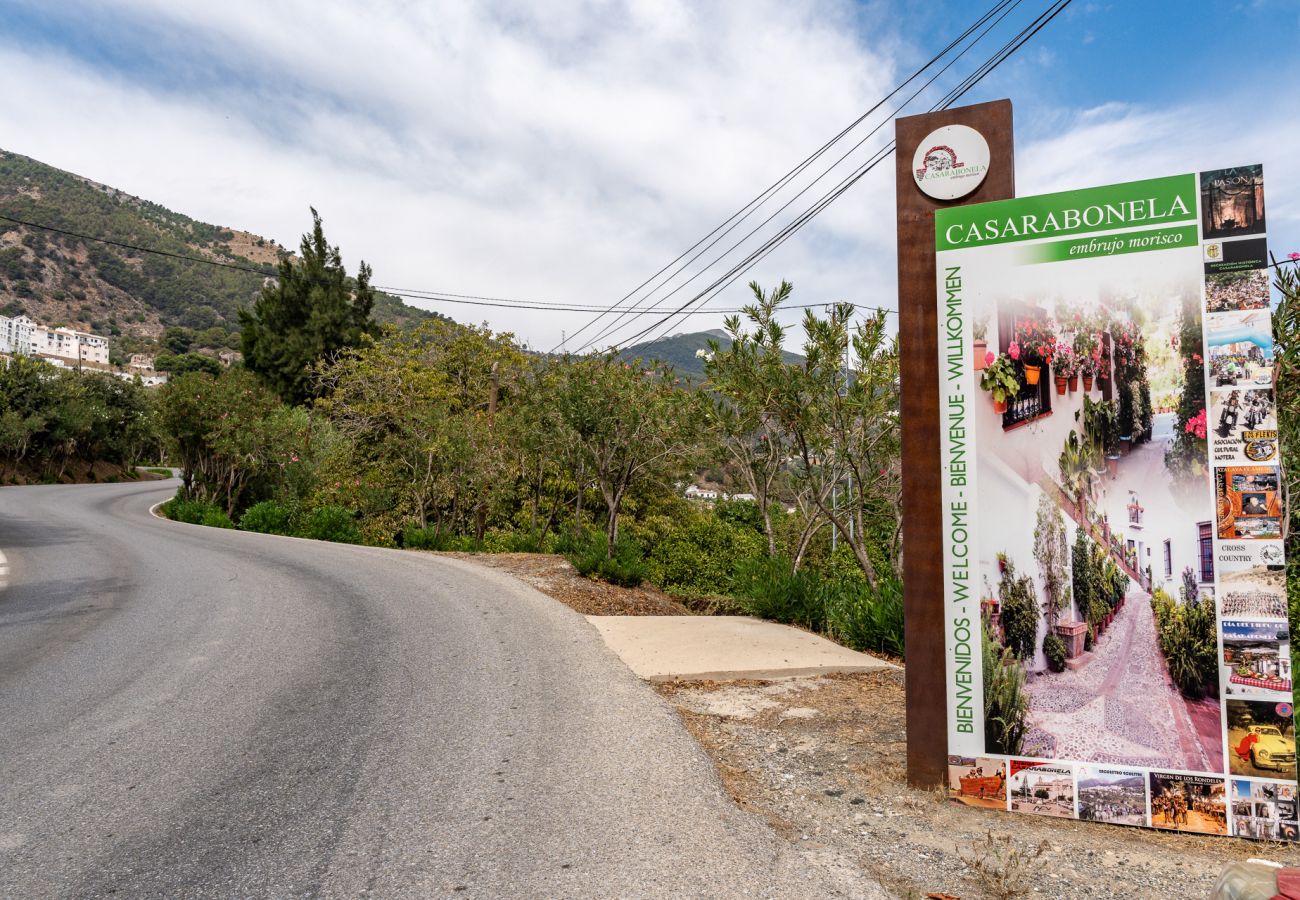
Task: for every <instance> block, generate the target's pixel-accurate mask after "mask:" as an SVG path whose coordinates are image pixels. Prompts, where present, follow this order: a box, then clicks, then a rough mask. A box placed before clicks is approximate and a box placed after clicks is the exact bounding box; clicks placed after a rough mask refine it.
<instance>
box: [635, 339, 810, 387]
mask: <svg viewBox="0 0 1300 900" xmlns="http://www.w3.org/2000/svg"><path fill="white" fill-rule="evenodd" d="M710 341H714V342H716V343H717V345H718V348H719V349H721V350H722V351H723V352H726V351H727V350H730V349H731V338H730V337H728V336H727V332H725V331H723V330H722V329H721V328H714V329H711V330H709V331H692V332H687V333H682V334H673V335H669V336H667V337H661V338H656V339H655V340H653V341H645V342H644V343H640V344H633V345H632V346H631V347H628V348H627V349H625V350H620V351H619V354H618V355H619V357H620V358H621V359H624V360H627V361H628V362H631V361H632V360H634V359H640V360H643V361H647V362H648V361H650V360H657V361H659V362H661V363H663V364H664V365H667V366H672V368H673V371H674V372H676V373H677V374H679V375H682V376H685V377H688V378H690V379H691V381H693V382H695V383H696V384H699V383H700V382H702V381H703V380H704V358H703V356H702V355H701V354H703V353H707V352H708V351H709V342H710ZM782 358H783V359H784V360H785V361H786V362H788V363H801V362H803V357H802V356H800V355H799V354H797V353H791V352H790V351H788V350H784V351H782Z"/></svg>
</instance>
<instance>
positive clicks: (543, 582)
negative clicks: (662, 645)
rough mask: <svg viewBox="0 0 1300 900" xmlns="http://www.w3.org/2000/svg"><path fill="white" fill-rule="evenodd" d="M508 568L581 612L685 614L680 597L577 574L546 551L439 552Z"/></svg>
mask: <svg viewBox="0 0 1300 900" xmlns="http://www.w3.org/2000/svg"><path fill="white" fill-rule="evenodd" d="M438 555H440V556H450V557H453V558H456V559H465V560H469V561H470V562H473V563H476V564H477V565H480V566H488V567H490V568H493V569H501V570H503V571H505V572H509V573H510V574H511V575H513V576H515V577H516V578H518V579H519V580H520V581H522V582H524V583H525V584H528V585H531V586H532V587H534V588H536V589H537V590H539V591H541V592H542V593H543V594H546V595H547V596H549V597H553V598H554V599H556V600H559V601H560V602H561V603H563V604H564V605H565V606H568V607H570V608H571V609H574V610H576V611H577V612H580V613H582V614H583V615H584V616H689V615H691V614H692V613H694V612H698V611H699V610H695V609H690V608H688V607H687V606H686V605H685V604H684V603H682V602H681V601H680V600H677V599H675V598H673V597H670V596H668V595H667V594H665V593H663V592H662V591H660V590H659V589H657V588H654V587H651V586H650V585H642V586H641V587H638V588H621V587H616V586H615V585H612V584H606V583H605V582H603V581H593V580H592V579H590V578H584V577H583V576H581V575H579V574H578V572H577V570H576V569H574V568H573V566H571V565H569V561H568V560H566V559H565V558H564V557H563V556H556V555H554V554H550V553H441V554H438Z"/></svg>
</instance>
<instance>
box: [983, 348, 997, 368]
mask: <svg viewBox="0 0 1300 900" xmlns="http://www.w3.org/2000/svg"><path fill="white" fill-rule="evenodd" d="M995 359H997V356H995V355H994V353H993V351H992V350H988V351H986V352H985V353H984V365H986V366H991V365H993V360H995Z"/></svg>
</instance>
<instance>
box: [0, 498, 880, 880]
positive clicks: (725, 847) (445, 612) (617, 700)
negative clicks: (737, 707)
mask: <svg viewBox="0 0 1300 900" xmlns="http://www.w3.org/2000/svg"><path fill="white" fill-rule="evenodd" d="M172 490H174V482H162V483H159V482H154V483H145V484H123V485H85V486H48V487H23V488H2V489H0V552H3V553H4V554H5V555H7V556H8V562H9V568H10V573H9V584H8V587H7V588H0V896H3V897H24V898H26V897H46V896H51V897H53V896H60V897H94V896H106V895H109V894H115V895H118V896H128V897H267V896H274V897H289V896H295V897H296V896H339V895H348V896H358V895H367V896H377V897H408V896H409V897H417V896H418V897H439V896H449V897H612V896H619V897H638V896H654V897H657V896H715V897H739V896H783V897H787V896H788V897H813V896H822V895H825V894H826V893H827V892H829V891H830V888H829V887H828V886H827V884H826V883H825V882H824V881H823V880H822V879H823V878H825V877H827V876H826V875H825V873H821V874H818V870H817V868H816V867H810V866H809V865H808V863H807V858H806V857H805V856H804V855H803V854H800V853H797V852H794V851H793V850H792V849H791V845H789V844H788V843H786V842H785V841H783V840H782V839H780V838H778V837H777V836H776V835H775V834H774V833H773V832H772V831H771V830H770V829H769V828H768V827H767V826H766V825H765V824H764V823H763V822H761V821H760V820H759V819H757V818H756V817H753V816H751V815H749V814H746V813H742V812H741V811H739V810H738V809H737V808H736V807H735V806H734V804H732V803H731V802H730V801H729V800H728V799H727V798H726V797H725V795H724V794H723V791H722V788H721V786H720V783H719V781H718V779H717V777H716V774H715V772H714V770H713V768H712V765H711V764H710V762H709V761H708V759H707V758H706V757H705V756H704V754H703V753H702V752H701V751H700V749H699V748H698V747H697V746H696V745H695V743H694V742H693V741H692V740H691V738H690V737H689V736H688V735H687V733H686V732H685V730H684V729H683V728H682V726H681V724H680V723H679V721H678V720H677V718H676V715H675V713H673V712H672V711H671V710H670V709H669V708H668V707H667V706H666V705H665V704H664V703H663V702H661V701H660V700H659V699H658V698H657V697H656V696H655V695H654V694H653V692H651V691H650V690H649V689H648V688H647V687H646V686H645V685H643V684H641V683H640V682H639V681H637V680H636V679H635V678H634V677H633V676H632V675H631V674H630V673H629V672H628V671H627V670H626V669H625V668H624V667H623V665H622V663H621V662H619V661H618V660H617V659H616V658H615V657H614V656H612V655H611V654H610V653H609V652H608V651H607V650H606V649H605V647H604V645H603V644H602V643H601V641H600V639H599V637H598V636H597V635H596V633H595V631H594V630H593V629H592V628H591V627H590V626H588V625H587V623H586V622H585V621H584V620H583V619H582V618H581V617H580V616H578V615H576V614H575V613H573V612H572V611H570V610H569V609H567V608H566V607H563V606H561V605H560V604H558V603H556V602H554V601H552V600H550V599H549V598H546V597H544V596H542V595H541V594H539V593H536V592H534V591H532V590H531V589H529V588H527V587H524V586H522V585H520V584H519V583H518V582H515V581H514V580H512V579H510V578H508V577H506V576H504V575H500V574H497V573H494V572H490V571H487V570H483V569H480V568H477V567H474V566H472V565H470V564H467V563H461V562H457V561H453V560H447V559H443V558H436V557H432V556H429V555H425V554H418V553H407V552H402V551H396V550H379V549H373V548H363V547H350V546H343V545H337V544H325V543H318V542H313V541H300V540H295V539H291V538H278V537H270V536H264V535H255V534H246V533H243V532H234V531H222V530H218V529H210V528H201V527H198V526H191V525H182V524H177V523H173V522H167V521H163V520H159V519H155V518H153V517H151V516H150V515H149V512H148V510H149V507H150V506H151V505H152V504H154V503H156V502H158V501H159V500H162V499H165V498H166V497H167V496H169V495H170V493H171V491H172ZM834 880H837V881H838V880H839V879H834ZM848 892H849V893H855V891H852V890H849V891H848Z"/></svg>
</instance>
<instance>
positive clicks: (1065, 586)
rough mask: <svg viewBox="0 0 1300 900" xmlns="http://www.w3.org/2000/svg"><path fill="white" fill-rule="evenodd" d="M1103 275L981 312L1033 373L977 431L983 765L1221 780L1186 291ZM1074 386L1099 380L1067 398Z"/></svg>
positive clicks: (1195, 314) (1192, 323)
mask: <svg viewBox="0 0 1300 900" xmlns="http://www.w3.org/2000/svg"><path fill="white" fill-rule="evenodd" d="M1107 266H1108V267H1109V268H1108V272H1107V275H1108V276H1109V278H1110V279H1114V281H1113V282H1111V281H1110V280H1109V279H1099V280H1098V282H1097V283H1096V284H1095V285H1092V284H1086V283H1075V284H1073V285H1072V289H1071V295H1068V296H1061V294H1060V285H1059V283H1057V284H1055V285H1047V284H1042V285H1039V284H1034V288H1036V289H1037V290H1032V291H1031V290H1029V289H1028V288H1027V287H1026V289H1025V291H1024V293H1023V294H1020V295H1018V296H1017V295H1012V297H1009V298H1005V299H999V300H997V301H996V302H995V303H994V304H993V308H992V309H991V310H990V313H989V319H990V325H989V328H990V331H991V329H992V323H993V322H996V323H997V336H996V340H997V341H998V346H999V348H1000V349H1001V348H1002V347H1003V345H1005V351H1006V352H1007V353H1008V355H1009V356H1010V357H1011V358H1013V359H1019V360H1022V361H1023V360H1026V359H1028V360H1030V362H1029V363H1028V366H1029V368H1030V369H1032V368H1033V367H1034V366H1035V365H1037V364H1038V362H1041V363H1042V367H1043V372H1040V373H1039V375H1038V382H1037V384H1036V385H1035V384H1033V383H1031V382H1029V381H1028V380H1026V382H1025V385H1024V387H1023V388H1022V393H1021V399H1020V400H1019V401H1018V402H1017V404H1016V405H1015V406H1014V407H1008V409H1006V410H1005V411H1003V412H1002V413H1000V414H999V413H998V412H997V410H994V409H990V410H989V411H988V413H989V414H985V415H982V416H981V417H980V419H979V425H980V434H979V454H980V459H981V465H982V466H984V467H985V470H986V471H984V472H983V473H982V475H981V481H980V485H979V490H980V503H981V505H982V506H983V507H984V508H990V509H997V510H999V519H998V523H999V524H998V527H997V528H993V529H990V530H989V532H988V534H989V537H987V538H986V539H985V546H984V548H983V552H982V554H981V556H982V558H983V559H984V560H985V561H986V562H985V566H986V568H985V570H984V571H985V574H984V582H985V585H984V587H985V590H984V594H983V596H984V598H985V600H984V604H983V609H984V612H985V613H986V616H987V621H988V626H989V635H988V637H989V640H990V641H991V642H993V643H994V644H995V645H996V646H1000V647H1001V650H1000V651H998V650H997V649H996V646H995V652H1001V653H1002V669H1001V670H1000V671H999V672H997V674H998V676H999V677H998V678H997V679H996V680H995V681H994V682H993V683H992V684H991V685H990V684H989V683H986V685H985V694H986V699H987V700H989V701H990V702H991V703H992V707H991V708H992V709H993V712H992V713H986V716H985V749H986V751H988V752H990V753H1002V754H1007V755H1011V756H1024V757H1032V758H1035V759H1038V760H1043V761H1049V760H1060V761H1073V762H1081V763H1102V764H1111V765H1121V766H1138V767H1142V768H1146V769H1171V770H1183V771H1191V772H1222V771H1224V766H1225V760H1224V747H1223V723H1222V707H1221V697H1220V694H1221V685H1220V678H1219V668H1218V665H1219V659H1218V654H1217V650H1218V647H1219V642H1218V635H1217V618H1218V616H1217V612H1216V605H1215V572H1214V539H1215V536H1216V524H1217V523H1216V515H1215V488H1214V478H1213V475H1212V472H1211V470H1210V468H1209V467H1208V466H1207V460H1208V456H1209V453H1208V449H1209V448H1208V440H1209V437H1210V433H1211V429H1210V428H1209V426H1208V425H1207V414H1208V409H1207V407H1208V406H1209V403H1208V392H1207V388H1206V372H1205V345H1204V339H1203V330H1202V322H1203V317H1204V314H1203V308H1202V302H1201V294H1200V290H1201V285H1200V284H1199V283H1198V281H1199V279H1198V278H1197V277H1196V274H1195V270H1194V269H1193V270H1191V274H1190V275H1188V276H1184V275H1182V274H1175V273H1172V272H1171V273H1170V274H1168V275H1167V276H1166V275H1163V274H1162V275H1159V276H1152V275H1150V273H1139V272H1138V271H1137V270H1135V269H1132V268H1130V266H1131V264H1130V263H1127V262H1125V261H1123V260H1115V261H1110V262H1108V263H1107ZM1017 274H1019V272H1018V273H1017ZM1024 277H1025V278H1026V285H1028V284H1029V283H1030V279H1033V278H1040V277H1043V276H1042V275H1041V273H1037V272H1034V273H1027V274H1026V275H1025V276H1024ZM1126 279H1127V281H1125V280H1126ZM1120 282H1125V287H1124V289H1122V290H1116V289H1114V288H1113V287H1112V286H1111V284H1112V283H1120ZM1049 288H1053V289H1055V290H1056V292H1057V293H1056V295H1055V298H1054V299H1053V300H1052V301H1050V302H1045V301H1043V300H1042V299H1041V297H1042V296H1043V294H1044V293H1047V294H1049V295H1050V294H1051V291H1050V290H1049ZM1021 298H1024V299H1021ZM990 340H991V341H992V340H993V339H992V338H991V339H990ZM991 346H993V344H992V343H991V342H990V347H991ZM1035 360H1036V361H1038V362H1035ZM1049 371H1050V373H1051V379H1052V381H1051V383H1052V388H1049V387H1047V386H1046V385H1047V384H1048V381H1047V379H1048V374H1047V373H1048V372H1049ZM1075 372H1079V373H1082V375H1088V374H1089V373H1091V374H1093V375H1094V376H1095V377H1094V378H1091V379H1085V378H1083V377H1081V378H1080V379H1079V390H1078V391H1077V392H1076V391H1075V390H1074V389H1073V388H1072V387H1071V378H1070V375H1071V374H1072V373H1075ZM1240 405H1241V404H1240V402H1239V403H1238V406H1240ZM1252 409H1253V407H1252ZM1242 418H1243V417H1242V414H1241V412H1240V410H1238V411H1237V419H1236V420H1232V419H1231V417H1229V420H1230V421H1231V422H1232V423H1233V424H1239V422H1240V420H1241V419H1242ZM990 563H992V564H990ZM1205 647H1212V648H1214V649H1215V651H1216V652H1213V653H1206V652H1204V650H1203V648H1205ZM1017 670H1018V671H1017ZM986 677H987V676H986ZM1020 679H1023V681H1021V682H1020V685H1019V687H1020V690H1019V692H1018V694H1017V693H1016V691H1015V688H1016V687H1017V684H1016V683H1017V681H1019V680H1020ZM1004 697H1005V698H1006V699H1005V701H1004V699H1003V698H1004ZM1013 703H1022V704H1023V706H1022V709H1023V716H1022V717H1019V718H1017V717H1016V710H1015V709H1014V708H1013V707H1012V704H1013ZM1017 721H1018V722H1021V723H1023V727H1021V728H1018V729H1015V728H1007V727H1004V725H1003V723H1006V722H1017ZM1011 774H1014V773H1009V777H1010V775H1011ZM1012 797H1013V798H1014V790H1012Z"/></svg>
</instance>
